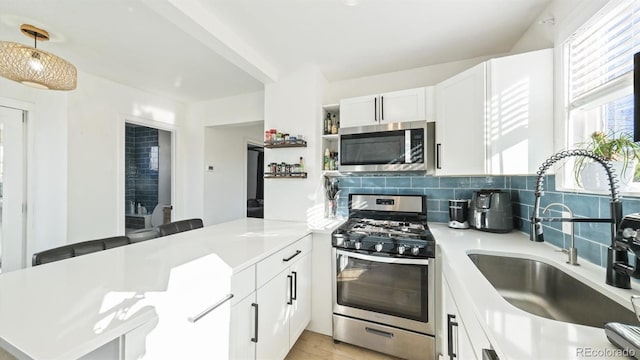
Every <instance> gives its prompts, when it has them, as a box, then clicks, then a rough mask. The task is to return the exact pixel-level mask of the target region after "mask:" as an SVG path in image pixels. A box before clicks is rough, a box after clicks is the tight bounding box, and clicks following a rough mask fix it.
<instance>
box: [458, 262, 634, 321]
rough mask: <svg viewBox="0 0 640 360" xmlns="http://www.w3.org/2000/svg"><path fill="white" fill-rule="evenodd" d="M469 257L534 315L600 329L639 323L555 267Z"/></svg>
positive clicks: (516, 303)
mask: <svg viewBox="0 0 640 360" xmlns="http://www.w3.org/2000/svg"><path fill="white" fill-rule="evenodd" d="M469 257H470V258H471V261H473V263H474V264H475V265H476V266H477V267H478V269H479V270H480V272H481V273H482V274H483V275H484V277H485V278H487V280H489V282H490V283H491V285H493V287H494V288H495V289H496V290H497V291H498V293H500V295H501V296H502V297H503V298H504V299H505V300H507V301H508V302H509V303H511V305H513V306H515V307H517V308H519V309H522V310H524V311H526V312H529V313H531V314H534V315H538V316H542V317H545V318H547V319H553V320H559V321H564V322H568V323H573V324H580V325H586V326H593V327H599V328H602V327H604V324H605V323H607V322H611V321H617V322H621V323H623V324H633V325H637V324H638V320H636V317H635V314H634V313H633V312H632V311H630V310H628V309H627V308H625V307H624V306H622V305H620V304H619V303H617V302H615V301H614V300H611V299H610V298H608V297H606V296H605V295H603V294H601V293H599V292H598V291H596V290H594V289H593V288H591V287H589V286H587V285H585V284H584V283H582V282H580V281H579V280H577V279H575V278H574V277H572V276H570V275H569V274H567V273H565V272H563V271H562V270H560V269H558V268H556V267H554V266H552V265H549V264H546V263H543V262H540V261H536V260H530V259H521V258H515V257H507V256H497V255H484V254H470V255H469ZM602 281H604V277H603V278H602Z"/></svg>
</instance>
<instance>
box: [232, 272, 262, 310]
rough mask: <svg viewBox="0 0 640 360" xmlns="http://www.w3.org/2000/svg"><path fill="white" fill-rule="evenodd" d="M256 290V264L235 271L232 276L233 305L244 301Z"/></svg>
mask: <svg viewBox="0 0 640 360" xmlns="http://www.w3.org/2000/svg"><path fill="white" fill-rule="evenodd" d="M255 290H256V266H255V265H251V266H249V267H248V268H246V269H244V270H242V271H240V272H238V273H235V274H233V275H232V276H231V293H232V294H233V299H232V300H231V305H235V304H237V303H239V302H240V301H242V299H244V298H245V297H246V296H247V295H249V294H251V293H252V292H254V291H255Z"/></svg>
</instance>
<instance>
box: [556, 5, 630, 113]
mask: <svg viewBox="0 0 640 360" xmlns="http://www.w3.org/2000/svg"><path fill="white" fill-rule="evenodd" d="M567 47H568V49H567V50H568V55H569V84H568V85H569V86H568V92H569V94H568V95H569V99H568V100H569V107H570V109H571V108H576V107H579V106H582V105H584V104H586V103H590V102H593V101H594V100H595V99H598V98H602V99H603V101H606V99H607V98H611V97H614V95H613V94H615V93H619V92H621V91H624V90H623V89H628V88H629V87H630V86H631V85H632V71H633V54H634V53H636V52H638V51H640V0H614V1H611V2H610V3H609V4H607V5H606V6H605V7H604V8H603V9H602V10H601V11H600V12H599V13H598V14H597V15H596V16H594V17H593V18H592V19H591V20H589V21H588V22H587V23H586V24H585V25H584V26H583V27H581V28H580V29H579V30H578V31H577V32H576V33H575V34H574V35H573V36H572V37H571V38H570V39H568V41H567Z"/></svg>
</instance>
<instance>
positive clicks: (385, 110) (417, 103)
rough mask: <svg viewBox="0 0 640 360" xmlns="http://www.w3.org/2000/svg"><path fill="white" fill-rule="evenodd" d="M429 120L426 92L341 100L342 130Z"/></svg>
mask: <svg viewBox="0 0 640 360" xmlns="http://www.w3.org/2000/svg"><path fill="white" fill-rule="evenodd" d="M425 119H426V90H425V88H416V89H408V90H401V91H394V92H388V93H383V94H376V95H368V96H360V97H355V98H348V99H342V100H340V126H341V127H354V126H368V125H380V124H386V123H395V122H405V121H417V120H425Z"/></svg>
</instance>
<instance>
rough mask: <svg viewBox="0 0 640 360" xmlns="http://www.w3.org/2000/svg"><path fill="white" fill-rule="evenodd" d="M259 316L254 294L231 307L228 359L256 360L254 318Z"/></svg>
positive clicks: (256, 338)
mask: <svg viewBox="0 0 640 360" xmlns="http://www.w3.org/2000/svg"><path fill="white" fill-rule="evenodd" d="M257 315H259V308H258V304H257V303H256V294H255V292H254V293H252V294H251V295H249V296H247V297H246V298H244V299H243V300H242V301H240V302H238V303H237V304H235V305H233V306H232V307H231V330H230V333H231V335H230V337H231V339H230V345H229V359H246V360H249V359H251V360H253V359H255V358H256V343H257V341H258V340H260V338H259V337H258V335H257V326H258V324H257V323H256V316H257Z"/></svg>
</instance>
